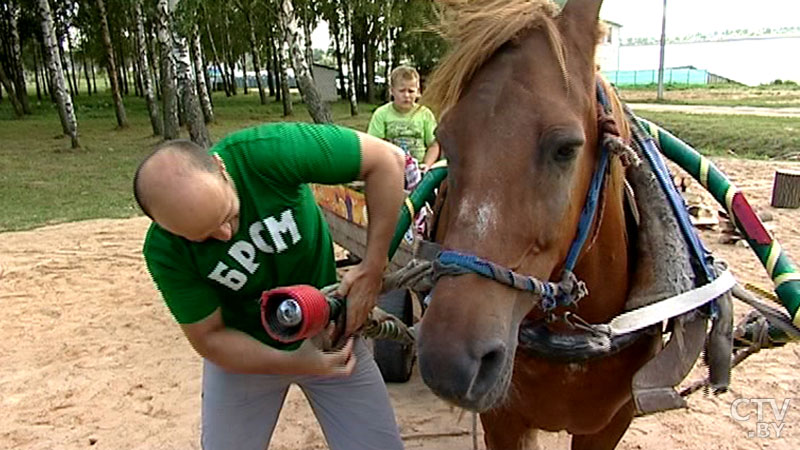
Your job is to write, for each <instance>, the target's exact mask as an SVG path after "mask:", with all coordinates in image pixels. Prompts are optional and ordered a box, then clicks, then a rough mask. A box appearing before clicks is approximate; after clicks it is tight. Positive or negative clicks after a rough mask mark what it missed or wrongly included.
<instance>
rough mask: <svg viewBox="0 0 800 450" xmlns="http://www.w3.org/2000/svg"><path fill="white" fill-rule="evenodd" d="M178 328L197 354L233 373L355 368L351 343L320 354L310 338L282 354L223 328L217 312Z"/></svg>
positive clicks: (311, 372)
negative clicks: (294, 348)
mask: <svg viewBox="0 0 800 450" xmlns="http://www.w3.org/2000/svg"><path fill="white" fill-rule="evenodd" d="M181 328H182V329H183V333H184V334H185V335H186V338H187V339H188V340H189V343H191V344H192V347H193V348H194V349H195V351H197V353H199V354H200V355H201V356H203V357H204V358H206V359H208V360H209V361H211V362H213V363H214V364H216V365H218V366H220V367H222V368H224V369H226V370H229V371H231V372H234V373H261V374H275V375H280V374H291V375H323V376H336V375H341V376H345V375H349V374H350V373H352V371H353V368H354V367H355V360H356V358H355V356H354V355H353V353H352V352H353V342H352V340H351V341H349V342H348V343H347V344H346V345H345V346H344V347H343V348H342V349H341V350H337V351H333V352H322V351H321V350H319V349H318V348H317V347H316V346H315V345H314V344H313V343H312V342H311V340H309V339H307V340H306V341H305V342H303V344H302V345H301V346H300V348H298V349H297V350H295V351H282V350H278V349H275V348H272V347H270V346H268V345H266V344H264V343H262V342H259V341H258V340H256V339H255V338H253V337H251V336H249V335H247V334H245V333H243V332H241V331H239V330H236V329H233V328H227V327H225V323H224V322H223V320H222V312H221V311H220V310H219V309H217V310H216V311H214V312H213V313H211V315H210V316H208V317H206V318H205V319H203V320H201V321H199V322H195V323H192V324H182V325H181Z"/></svg>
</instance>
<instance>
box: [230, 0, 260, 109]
mask: <svg viewBox="0 0 800 450" xmlns="http://www.w3.org/2000/svg"><path fill="white" fill-rule="evenodd" d="M237 5H238V6H239V9H240V10H241V11H242V14H243V15H244V19H245V21H246V22H247V31H248V33H247V39H248V41H249V42H250V54H251V55H253V70H255V72H256V84H257V85H258V97H259V99H260V100H261V104H262V105H266V104H267V94H266V92H264V84H263V83H262V81H261V57H260V56H259V53H260V51H259V46H258V41H257V40H256V30H255V26H254V25H253V5H252V4H251V3H250V2H249V1H239V2H237ZM245 85H247V83H246V82H245Z"/></svg>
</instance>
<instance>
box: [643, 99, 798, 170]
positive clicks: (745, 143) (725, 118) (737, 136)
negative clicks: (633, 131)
mask: <svg viewBox="0 0 800 450" xmlns="http://www.w3.org/2000/svg"><path fill="white" fill-rule="evenodd" d="M638 115H640V116H641V117H644V118H646V119H649V120H651V121H653V122H655V123H657V124H658V125H660V126H661V127H662V128H664V129H666V130H668V131H669V132H671V133H672V134H674V135H675V136H678V137H679V138H680V139H681V140H683V141H684V142H686V143H687V144H689V145H691V146H692V147H694V148H695V149H697V150H698V151H699V152H700V153H703V154H704V155H726V156H732V155H733V156H738V157H743V158H754V159H769V158H776V159H780V158H782V157H786V156H788V155H791V154H795V153H797V152H798V151H800V120H798V119H796V118H789V117H761V116H734V115H716V114H686V113H676V112H655V111H640V112H639V113H638Z"/></svg>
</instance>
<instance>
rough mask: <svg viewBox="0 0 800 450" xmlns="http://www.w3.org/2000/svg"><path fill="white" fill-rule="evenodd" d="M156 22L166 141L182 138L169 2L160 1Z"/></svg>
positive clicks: (165, 0) (166, 0)
mask: <svg viewBox="0 0 800 450" xmlns="http://www.w3.org/2000/svg"><path fill="white" fill-rule="evenodd" d="M156 8H157V10H156V20H157V22H158V25H157V29H158V43H159V49H160V54H161V74H160V76H161V80H160V81H161V102H162V111H163V114H164V116H163V117H164V127H163V131H164V139H177V138H178V137H179V136H180V126H179V125H178V97H177V93H176V92H177V88H176V86H175V65H174V63H173V61H172V30H171V27H172V15H171V13H170V8H169V2H168V0H158V5H157V7H156Z"/></svg>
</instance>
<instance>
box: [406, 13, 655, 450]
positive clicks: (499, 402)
mask: <svg viewBox="0 0 800 450" xmlns="http://www.w3.org/2000/svg"><path fill="white" fill-rule="evenodd" d="M444 3H446V4H448V5H445V6H449V8H446V9H444V11H443V14H442V20H443V23H442V24H441V30H443V31H444V33H445V35H446V37H448V38H450V39H451V41H452V42H453V49H452V50H451V53H450V54H449V55H448V56H446V57H445V59H443V60H442V62H441V64H440V66H439V67H438V68H437V71H436V72H435V73H434V74H433V75H432V78H431V80H430V84H429V87H428V90H427V92H426V98H427V102H428V103H430V104H431V105H432V106H434V107H436V108H437V109H438V110H439V111H441V113H442V120H441V123H440V124H439V128H438V130H437V138H438V140H439V143H440V145H441V146H442V148H443V150H444V152H445V154H446V155H447V157H448V164H449V175H448V179H447V181H448V193H447V197H446V200H445V201H444V206H443V209H442V211H441V214H440V215H439V223H438V226H437V228H438V231H437V236H436V238H437V241H438V242H440V243H441V244H442V246H443V247H444V248H446V249H453V250H458V251H460V252H464V253H469V254H472V255H476V256H478V257H480V258H483V259H484V260H487V261H492V262H494V263H497V264H499V265H502V266H505V267H507V268H510V269H512V270H514V271H516V272H517V273H520V274H524V275H529V276H533V277H536V278H538V279H540V280H558V279H559V277H560V274H561V271H562V268H563V267H564V261H565V259H566V257H567V252H568V250H569V248H570V244H571V243H572V241H573V239H574V237H575V235H576V230H577V227H578V221H579V216H580V214H581V210H582V208H583V205H584V203H585V200H586V197H587V191H588V189H589V185H590V180H591V179H592V175H593V173H594V171H595V168H596V166H597V164H598V159H599V156H598V155H599V153H600V152H599V150H598V139H599V138H598V134H599V131H598V128H599V126H598V105H597V99H596V96H595V88H596V66H595V63H594V54H595V47H596V45H597V43H598V40H599V37H600V33H601V31H600V26H599V24H598V12H599V9H600V6H601V3H602V0H570V1H569V2H568V3H567V4H566V6H565V7H564V8H563V10H561V11H558V8H557V7H556V6H555V4H554V3H553V2H551V1H547V0H516V1H514V0H476V1H472V2H467V1H461V0H449V1H446V2H444ZM609 94H611V92H610V91H609ZM615 101H617V100H616V99H615ZM612 103H613V102H612ZM615 106H616V108H615V112H616V113H617V114H618V113H619V108H618V106H619V105H618V103H615ZM618 117H620V116H618ZM623 122H624V121H623V120H622V119H619V120H618V123H620V124H621V123H623ZM623 134H625V131H623ZM623 190H624V168H623V167H622V165H621V164H620V162H619V160H617V159H616V158H614V159H612V160H611V165H610V168H609V172H608V176H607V179H606V183H605V187H604V191H603V194H602V195H601V196H600V199H601V200H600V202H601V206H600V208H599V212H598V213H597V214H596V215H595V217H594V220H593V222H592V228H591V233H590V238H589V240H588V241H587V242H586V244H585V245H584V246H583V249H582V252H581V253H580V256H579V258H578V260H577V265H576V267H575V270H574V272H575V274H576V275H577V277H578V278H579V279H581V280H583V281H584V282H585V283H586V286H587V287H588V291H589V294H588V296H586V297H585V298H583V299H582V300H580V302H579V303H578V305H577V307H572V308H570V311H572V312H575V313H576V314H578V315H579V316H580V317H582V318H583V319H585V320H586V321H588V322H590V323H604V322H607V321H609V320H610V319H611V318H612V317H614V316H615V315H617V314H619V313H620V312H621V311H622V310H623V306H624V304H625V301H626V298H627V296H628V292H629V290H630V288H631V278H632V275H633V264H634V261H633V258H632V257H631V256H630V251H629V250H630V247H631V245H632V244H630V243H629V240H631V239H632V237H631V236H629V235H628V234H629V232H628V230H627V226H626V213H625V208H624V204H623V200H624V194H623ZM537 300H538V299H537V297H536V296H534V295H532V294H531V293H527V292H523V291H520V290H515V289H512V288H509V287H507V286H504V285H501V284H499V283H496V282H495V281H493V280H491V279H487V278H485V277H481V276H478V275H474V274H469V275H463V276H443V277H441V278H440V279H439V280H438V282H437V285H436V287H435V289H434V291H433V293H432V300H431V302H430V306H429V307H428V309H427V310H426V312H425V315H424V318H423V320H422V322H421V324H420V331H419V341H418V344H419V348H418V350H419V353H418V357H419V367H420V372H421V374H422V377H423V379H424V381H425V383H426V384H427V385H428V386H429V387H430V388H431V389H432V390H433V391H434V392H435V393H436V394H437V395H439V396H440V397H442V398H444V399H446V400H448V401H450V402H453V403H455V404H457V405H459V406H462V407H465V408H468V409H471V410H475V411H479V412H481V421H482V423H483V427H484V430H485V440H486V444H487V446H488V447H489V448H490V449H502V450H506V449H523V448H529V447H528V446H529V445H535V430H536V429H542V430H548V431H557V430H566V431H568V432H569V433H571V434H572V435H573V437H572V448H573V449H593V450H598V449H611V448H614V447H615V446H616V444H617V443H618V441H619V440H620V439H621V437H622V435H623V434H624V433H625V430H626V429H627V428H628V426H629V424H630V422H631V420H632V418H633V415H634V404H633V401H632V396H631V380H632V377H633V375H634V374H635V373H636V371H637V370H638V369H639V368H640V367H641V366H642V365H644V364H645V363H646V362H647V361H648V360H649V359H650V358H651V357H652V356H653V355H654V354H655V353H656V352H657V350H658V347H659V342H660V341H659V338H658V337H656V336H654V335H652V334H651V335H645V337H644V338H640V339H638V340H637V341H635V342H634V343H633V344H631V345H629V346H628V347H626V348H625V349H623V350H622V351H620V352H618V353H616V354H614V355H612V356H609V357H606V358H601V359H596V360H591V361H587V362H582V363H562V362H554V361H552V360H549V359H544V358H541V357H536V356H531V355H530V354H528V353H526V352H524V351H522V350H520V349H518V333H519V330H520V324H521V323H522V321H523V319H527V320H532V321H537V320H538V321H541V320H542V319H543V318H544V313H543V311H542V309H541V308H539V307H538V306H535V305H536V304H537ZM563 311H564V308H561V307H560V308H559V309H557V310H556V312H557V313H561V312H563ZM547 326H548V327H549V329H550V331H552V332H555V333H565V334H568V333H570V329H569V327H568V326H566V325H565V324H563V323H549V324H548V325H547Z"/></svg>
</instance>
